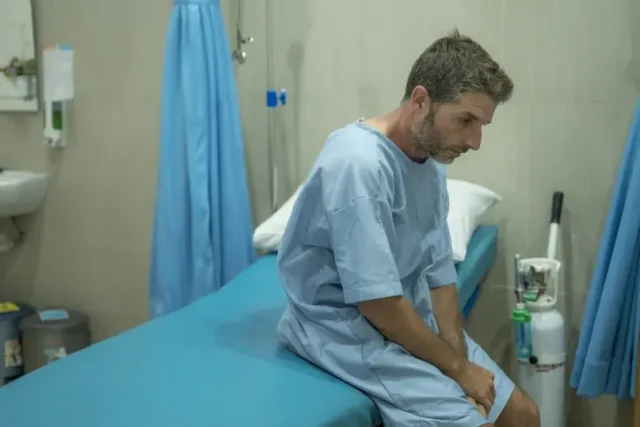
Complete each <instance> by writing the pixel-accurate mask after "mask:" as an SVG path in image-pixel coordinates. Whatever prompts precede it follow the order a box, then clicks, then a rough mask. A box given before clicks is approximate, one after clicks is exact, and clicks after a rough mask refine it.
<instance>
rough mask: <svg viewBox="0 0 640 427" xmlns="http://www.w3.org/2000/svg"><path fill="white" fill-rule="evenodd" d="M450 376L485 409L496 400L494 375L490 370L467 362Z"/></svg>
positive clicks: (489, 408)
mask: <svg viewBox="0 0 640 427" xmlns="http://www.w3.org/2000/svg"><path fill="white" fill-rule="evenodd" d="M452 378H453V380H454V381H455V382H457V383H458V384H459V385H460V387H462V390H464V392H465V394H466V395H467V396H468V397H471V398H472V399H473V400H475V401H476V402H477V403H479V404H480V405H482V406H484V408H485V409H486V410H487V411H490V410H491V407H492V406H493V402H494V401H495V400H496V389H495V387H494V384H493V379H494V375H493V373H492V372H491V371H488V370H486V369H484V368H483V367H482V366H478V365H476V364H475V363H471V362H467V363H466V364H465V365H464V367H463V368H462V369H461V370H460V372H457V373H455V374H454V375H453V377H452Z"/></svg>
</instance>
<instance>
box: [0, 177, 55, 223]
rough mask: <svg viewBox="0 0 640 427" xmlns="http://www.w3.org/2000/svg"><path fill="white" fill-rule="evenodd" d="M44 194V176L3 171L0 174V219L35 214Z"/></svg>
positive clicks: (45, 180) (45, 191) (45, 179)
mask: <svg viewBox="0 0 640 427" xmlns="http://www.w3.org/2000/svg"><path fill="white" fill-rule="evenodd" d="M46 193H47V175H46V174H43V173H36V172H29V171H19V170H3V171H2V172H0V218H8V217H12V216H18V215H26V214H30V213H32V212H35V210H36V209H38V207H39V206H40V205H41V204H42V202H43V201H44V198H45V195H46Z"/></svg>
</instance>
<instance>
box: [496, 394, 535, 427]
mask: <svg viewBox="0 0 640 427" xmlns="http://www.w3.org/2000/svg"><path fill="white" fill-rule="evenodd" d="M495 425H496V427H540V412H538V407H537V406H536V404H535V403H534V402H533V400H531V398H530V397H529V396H527V395H526V394H524V393H523V392H522V391H521V390H520V389H519V388H518V387H516V388H515V389H514V390H513V393H512V394H511V397H509V400H508V401H507V405H506V406H505V407H504V410H503V411H502V413H501V414H500V416H499V417H498V419H497V420H496V423H495Z"/></svg>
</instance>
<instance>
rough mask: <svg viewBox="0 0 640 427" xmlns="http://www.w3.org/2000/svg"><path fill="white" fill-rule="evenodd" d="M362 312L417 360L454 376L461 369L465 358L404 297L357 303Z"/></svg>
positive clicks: (377, 327) (378, 328)
mask: <svg viewBox="0 0 640 427" xmlns="http://www.w3.org/2000/svg"><path fill="white" fill-rule="evenodd" d="M358 308H359V309H360V313H361V314H362V315H363V316H364V317H365V318H366V319H367V320H368V321H369V322H371V324H372V325H373V326H374V327H375V328H376V329H377V330H378V331H380V333H381V334H382V335H384V336H385V337H386V338H387V339H388V340H390V341H393V342H395V343H397V344H399V345H401V346H402V347H404V349H405V350H407V351H408V352H409V353H411V354H413V355H414V356H415V357H417V358H418V359H421V360H424V361H425V362H427V363H431V364H432V365H434V366H435V367H437V368H438V369H440V370H441V371H442V372H443V373H444V374H445V375H447V376H449V377H451V378H453V376H452V375H453V374H454V373H458V372H462V370H463V369H464V365H465V364H466V363H467V362H466V360H465V358H464V357H463V356H461V355H459V354H457V353H456V352H455V351H453V350H452V348H451V347H450V346H449V345H448V344H447V343H446V342H444V340H443V339H442V338H440V337H439V336H438V335H436V334H435V333H434V332H433V331H432V330H431V329H429V327H428V326H427V325H426V324H425V323H424V320H422V318H421V317H420V316H419V315H418V313H416V311H415V310H414V309H413V306H412V305H411V304H410V303H409V301H407V300H406V299H404V298H403V297H401V296H397V297H389V298H380V299H376V300H371V301H363V302H360V303H358Z"/></svg>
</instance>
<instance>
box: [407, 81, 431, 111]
mask: <svg viewBox="0 0 640 427" xmlns="http://www.w3.org/2000/svg"><path fill="white" fill-rule="evenodd" d="M430 100H431V98H429V91H428V90H427V88H426V87H424V86H420V85H418V86H416V87H414V88H413V91H411V101H412V102H413V103H414V104H416V106H417V107H418V108H422V107H423V106H424V104H425V103H429V101H430Z"/></svg>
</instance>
